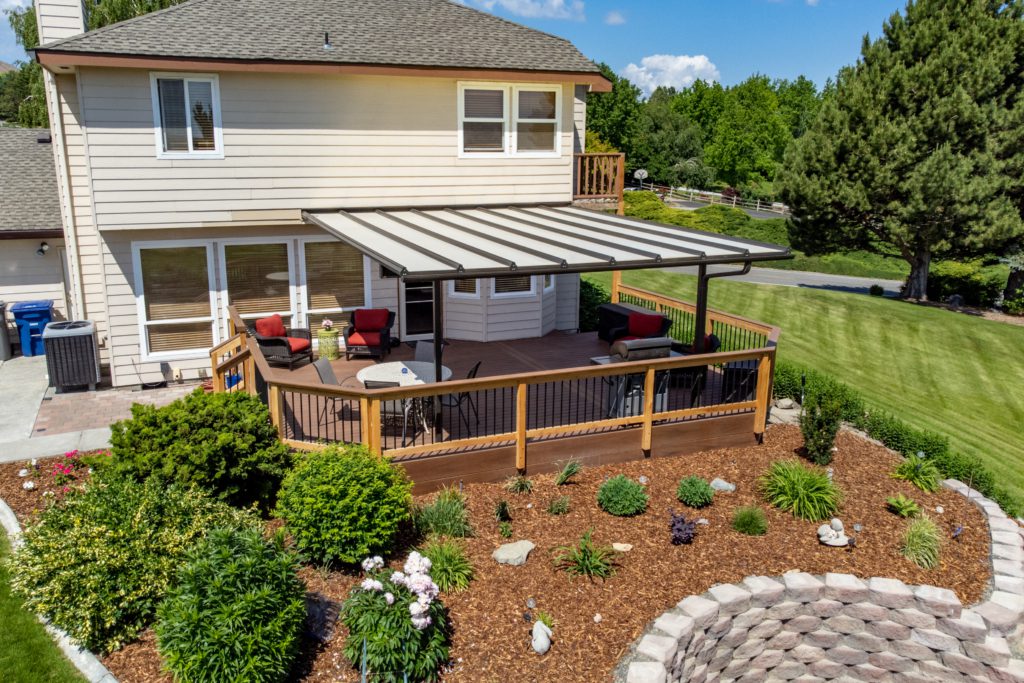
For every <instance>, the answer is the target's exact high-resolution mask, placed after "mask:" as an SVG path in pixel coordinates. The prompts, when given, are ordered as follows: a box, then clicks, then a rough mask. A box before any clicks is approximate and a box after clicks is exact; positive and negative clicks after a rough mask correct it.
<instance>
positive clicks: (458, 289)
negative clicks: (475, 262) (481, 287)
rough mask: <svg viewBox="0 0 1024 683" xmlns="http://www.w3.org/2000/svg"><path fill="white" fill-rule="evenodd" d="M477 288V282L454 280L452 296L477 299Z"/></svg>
mask: <svg viewBox="0 0 1024 683" xmlns="http://www.w3.org/2000/svg"><path fill="white" fill-rule="evenodd" d="M476 286H477V285H476V280H452V294H455V295H460V296H473V297H475V296H476V295H477V294H476V292H477V289H476Z"/></svg>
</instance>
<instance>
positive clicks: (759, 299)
mask: <svg viewBox="0 0 1024 683" xmlns="http://www.w3.org/2000/svg"><path fill="white" fill-rule="evenodd" d="M623 276H624V281H625V283H626V284H632V285H635V286H638V287H643V288H645V289H650V290H653V291H656V292H660V293H663V294H666V295H669V296H674V297H677V298H680V299H684V300H687V301H693V300H694V299H695V278H694V277H692V276H689V275H681V274H677V273H667V272H663V271H656V270H647V271H631V272H627V273H624V274H623ZM587 277H588V278H589V279H593V280H595V281H598V282H600V283H602V284H603V285H604V286H605V287H609V286H610V282H611V275H610V274H608V273H602V274H593V275H587ZM710 305H711V306H712V307H713V308H718V309H721V310H723V311H728V312H730V313H736V314H738V315H742V316H746V317H749V318H754V319H755V320H762V321H764V322H768V323H772V324H774V325H778V326H779V327H780V328H782V336H781V339H780V342H779V357H780V358H783V359H786V360H790V361H793V362H797V363H802V364H804V365H807V366H809V367H812V368H815V369H817V370H820V371H822V372H826V373H830V374H832V375H833V376H835V377H836V379H839V380H841V381H843V382H846V383H847V384H849V385H851V386H852V387H853V388H855V389H856V390H857V391H859V392H860V393H861V394H862V395H863V396H864V398H865V399H866V400H867V401H868V402H869V403H870V405H872V406H874V407H877V408H882V409H884V410H887V411H889V412H891V413H894V414H895V415H897V416H899V417H901V418H902V419H904V420H906V421H907V422H908V423H909V424H911V425H914V426H916V427H918V428H921V429H928V430H932V431H935V432H939V433H941V434H944V435H946V436H947V437H949V440H950V443H951V445H952V446H953V448H954V449H956V450H958V451H960V452H962V453H964V454H966V455H976V456H978V457H979V458H981V459H982V460H983V461H984V462H985V464H986V465H987V466H988V467H989V468H990V469H991V470H992V472H993V473H994V474H995V475H996V478H997V480H998V481H1000V482H1002V483H1003V484H1004V485H1005V486H1006V487H1007V488H1009V489H1010V490H1011V491H1012V492H1013V493H1015V494H1018V495H1022V494H1024V439H1021V438H1020V425H1021V424H1024V391H1021V390H1020V387H1022V386H1024V353H1021V350H1022V349H1024V327H1022V326H1017V325H1008V324H1005V323H999V322H993V321H990V320H984V319H980V318H975V317H971V316H968V315H964V314H961V313H952V312H949V311H946V310H943V309H936V308H928V307H924V306H917V305H914V304H910V303H906V302H902V301H898V300H894V299H886V298H879V297H869V296H863V295H853V294H846V293H841V292H829V291H824V290H817V289H806V288H797V287H773V286H768V285H754V284H749V283H744V282H735V281H730V280H728V278H722V279H716V280H712V282H711V288H710Z"/></svg>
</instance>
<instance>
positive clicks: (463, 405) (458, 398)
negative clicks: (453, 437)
mask: <svg viewBox="0 0 1024 683" xmlns="http://www.w3.org/2000/svg"><path fill="white" fill-rule="evenodd" d="M481 363H483V361H480V360H478V361H477V362H476V365H474V366H473V367H472V369H471V370H470V371H469V372H467V373H466V379H476V374H477V373H478V372H480V364H481ZM441 405H442V406H444V407H445V408H448V409H449V410H451V409H455V410H458V411H459V417H460V418H461V419H462V423H463V424H464V425H466V433H467V434H469V432H470V426H469V412H470V411H473V417H474V418H475V419H476V424H480V411H479V410H477V405H476V399H475V398H473V394H471V393H469V392H468V391H460V392H459V393H457V394H445V395H444V396H442V397H441Z"/></svg>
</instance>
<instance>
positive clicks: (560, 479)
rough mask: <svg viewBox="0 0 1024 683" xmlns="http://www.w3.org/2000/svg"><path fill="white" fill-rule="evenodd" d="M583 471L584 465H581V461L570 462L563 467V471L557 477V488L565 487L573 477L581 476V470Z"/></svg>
mask: <svg viewBox="0 0 1024 683" xmlns="http://www.w3.org/2000/svg"><path fill="white" fill-rule="evenodd" d="M582 469H583V465H581V464H580V463H579V461H577V460H570V461H569V462H567V463H565V464H564V465H563V466H562V469H561V470H559V472H558V475H557V476H555V484H556V485H557V486H565V485H566V484H568V483H569V481H570V480H571V479H572V478H573V477H575V476H576V475H577V474H579V473H580V470H582Z"/></svg>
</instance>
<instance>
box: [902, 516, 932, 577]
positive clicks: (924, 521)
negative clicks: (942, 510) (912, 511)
mask: <svg viewBox="0 0 1024 683" xmlns="http://www.w3.org/2000/svg"><path fill="white" fill-rule="evenodd" d="M941 544H942V535H941V533H940V532H939V527H938V526H936V525H935V522H933V521H932V520H931V519H930V518H929V517H919V518H918V519H915V520H913V521H912V522H911V523H910V524H908V525H907V530H906V532H904V534H903V540H902V541H901V542H900V552H901V553H902V554H903V557H905V558H907V559H908V560H910V561H911V562H913V563H914V564H916V565H917V566H918V567H921V568H922V569H934V568H935V567H937V566H939V548H940V546H941Z"/></svg>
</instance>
